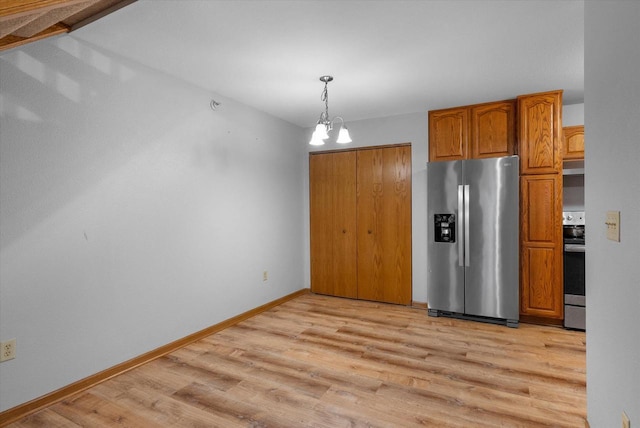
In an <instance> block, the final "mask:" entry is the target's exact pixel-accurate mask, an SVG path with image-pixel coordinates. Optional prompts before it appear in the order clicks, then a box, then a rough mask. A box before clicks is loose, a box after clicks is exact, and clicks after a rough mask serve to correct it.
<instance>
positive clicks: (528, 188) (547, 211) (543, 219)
mask: <svg viewBox="0 0 640 428" xmlns="http://www.w3.org/2000/svg"><path fill="white" fill-rule="evenodd" d="M562 251H563V249H562V175H561V174H544V175H543V174H532V175H524V176H521V177H520V314H521V316H522V315H524V316H525V319H524V321H526V317H527V316H529V317H535V318H538V320H540V319H543V320H542V322H543V323H550V324H554V323H557V322H554V321H553V320H559V321H561V320H562V319H563V304H564V303H563V296H564V294H563V286H562V284H563V258H562V256H563V252H562ZM544 319H546V320H547V321H548V322H545V320H544Z"/></svg>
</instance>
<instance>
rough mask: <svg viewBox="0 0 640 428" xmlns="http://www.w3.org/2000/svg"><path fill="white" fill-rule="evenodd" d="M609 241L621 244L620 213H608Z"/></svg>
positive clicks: (606, 222)
mask: <svg viewBox="0 0 640 428" xmlns="http://www.w3.org/2000/svg"><path fill="white" fill-rule="evenodd" d="M604 224H606V225H607V239H609V240H611V241H616V242H620V211H607V221H605V222H604Z"/></svg>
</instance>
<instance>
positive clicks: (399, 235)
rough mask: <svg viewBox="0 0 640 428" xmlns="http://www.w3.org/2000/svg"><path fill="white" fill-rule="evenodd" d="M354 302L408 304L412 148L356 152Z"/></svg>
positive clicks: (399, 147)
mask: <svg viewBox="0 0 640 428" xmlns="http://www.w3.org/2000/svg"><path fill="white" fill-rule="evenodd" d="M357 165H358V167H357V171H358V172H357V196H358V202H357V224H358V241H357V252H358V263H357V267H358V269H357V272H358V273H357V275H358V298H360V299H366V300H375V301H379V302H388V303H398V304H404V305H408V304H410V303H411V147H410V146H396V147H386V148H380V149H366V150H359V151H358V159H357Z"/></svg>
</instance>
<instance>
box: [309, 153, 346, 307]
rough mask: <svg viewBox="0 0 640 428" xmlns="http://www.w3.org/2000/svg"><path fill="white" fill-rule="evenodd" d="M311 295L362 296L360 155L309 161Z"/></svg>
mask: <svg viewBox="0 0 640 428" xmlns="http://www.w3.org/2000/svg"><path fill="white" fill-rule="evenodd" d="M309 184H310V188H309V205H310V208H309V209H310V224H311V232H310V240H311V291H313V292H314V293H319V294H330V295H333V296H341V297H352V298H355V297H357V295H358V289H357V276H356V152H355V151H348V152H339V153H326V154H324V153H323V154H312V155H310V157H309Z"/></svg>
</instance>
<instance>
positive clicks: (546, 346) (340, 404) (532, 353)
mask: <svg viewBox="0 0 640 428" xmlns="http://www.w3.org/2000/svg"><path fill="white" fill-rule="evenodd" d="M585 395H586V392H585V334H584V333H582V332H573V331H566V330H563V329H560V328H554V327H539V326H532V325H526V324H521V325H520V327H519V328H518V329H511V328H507V327H504V326H496V325H491V324H484V323H477V322H471V321H461V320H454V319H448V318H429V317H427V315H426V311H425V310H418V309H411V308H408V307H403V306H394V305H387V304H378V303H372V302H364V301H356V300H348V299H340V298H334V297H325V296H319V295H314V294H308V295H304V296H301V297H298V298H296V299H294V300H292V301H290V302H287V303H285V304H283V305H281V306H278V307H276V308H275V309H272V310H269V311H267V312H264V313H262V314H260V315H258V316H255V317H253V318H251V319H249V320H247V321H244V322H242V323H240V324H237V325H236V326H233V327H230V328H228V329H226V330H224V331H222V332H220V333H217V334H214V335H212V336H210V337H208V338H206V339H204V340H202V341H200V342H197V343H194V344H192V345H189V346H187V347H185V348H183V349H181V350H179V351H177V352H174V353H172V354H170V355H168V356H166V357H162V358H160V359H157V360H155V361H153V362H151V363H148V364H146V365H144V366H142V367H139V368H137V369H134V370H132V371H129V372H127V373H125V374H123V375H120V376H118V377H115V378H113V379H111V380H109V381H106V382H104V383H102V384H100V385H98V386H95V387H93V388H91V389H89V390H87V391H85V392H83V393H80V394H78V395H77V396H74V397H72V398H70V399H68V400H66V401H63V402H60V403H58V404H55V405H53V406H51V407H49V408H46V409H44V410H42V411H40V412H38V413H35V414H33V415H31V416H29V417H27V418H25V419H23V420H21V421H18V422H16V423H14V424H13V425H11V426H12V427H35V426H47V427H68V426H71V427H75V426H83V427H101V426H129V427H145V428H146V427H154V426H157V427H169V426H182V427H213V426H220V427H233V426H243V427H246V426H251V427H263V426H264V427H266V426H271V427H308V426H317V427H331V428H333V427H360V426H363V427H364V426H374V427H378V426H385V427H410V426H432V427H446V426H455V427H498V426H505V427H537V426H554V427H584V426H585V422H584V420H585V414H586V396H585Z"/></svg>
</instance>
